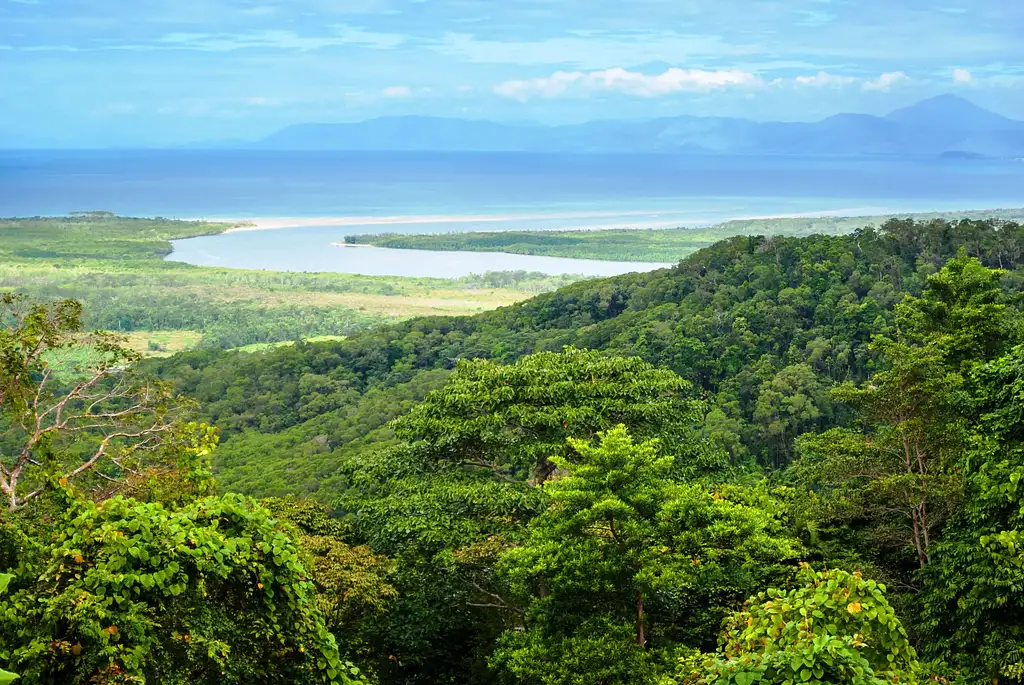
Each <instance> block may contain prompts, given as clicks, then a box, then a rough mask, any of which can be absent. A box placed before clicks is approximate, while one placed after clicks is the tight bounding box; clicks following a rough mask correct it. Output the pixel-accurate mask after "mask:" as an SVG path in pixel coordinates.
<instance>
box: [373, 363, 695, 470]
mask: <svg viewBox="0 0 1024 685" xmlns="http://www.w3.org/2000/svg"><path fill="white" fill-rule="evenodd" d="M689 389H690V384H689V383H687V382H686V381H684V380H683V379H682V378H680V377H679V376H677V375H676V374H674V373H672V372H671V371H665V370H661V369H656V368H654V367H653V366H651V365H650V364H648V363H646V362H644V361H643V360H641V359H636V358H622V357H607V356H603V355H601V354H598V353H596V352H590V351H583V350H577V349H575V348H572V347H567V348H566V349H565V350H564V351H562V352H560V353H551V352H548V353H540V354H535V355H531V356H528V357H524V358H523V359H520V360H519V361H517V362H515V363H513V364H509V365H500V364H495V363H493V362H490V361H486V360H476V361H471V362H466V361H463V362H460V363H459V365H458V366H457V367H456V369H455V372H454V373H453V374H452V376H451V378H450V379H449V381H448V384H447V385H446V386H445V387H444V388H443V389H441V390H437V391H434V392H431V393H430V394H428V395H427V397H426V399H425V400H424V401H423V402H422V403H420V404H419V405H417V406H416V407H414V408H413V410H412V411H411V412H409V413H408V414H407V415H406V416H403V417H402V418H400V419H398V420H397V421H395V422H394V424H393V426H394V429H395V433H396V434H397V435H398V437H400V438H403V439H405V440H407V441H409V442H410V443H413V444H414V446H415V444H416V443H424V445H423V448H424V451H425V458H427V459H430V460H432V461H436V462H442V463H447V464H452V465H466V466H474V467H480V468H485V469H492V470H494V471H495V472H496V473H499V474H500V475H502V476H503V477H512V478H517V479H520V480H525V479H528V478H529V479H532V481H533V482H543V481H544V479H545V478H547V476H548V475H549V474H550V472H551V470H552V468H553V465H554V464H555V463H557V462H555V461H549V459H548V458H549V457H551V456H552V455H563V454H566V453H567V447H569V448H572V447H574V443H572V442H571V441H570V442H569V443H567V442H566V438H568V437H578V438H590V437H592V436H594V435H595V434H596V433H597V432H598V431H600V430H604V429H606V428H610V427H612V426H614V425H616V424H618V423H625V424H628V425H629V426H630V427H631V428H632V430H634V431H635V432H636V433H637V435H639V436H642V437H656V436H657V437H663V438H664V439H665V440H666V441H667V442H668V443H669V444H672V445H676V444H679V445H680V447H682V446H683V445H682V444H681V443H682V440H683V439H684V438H685V436H686V434H687V431H689V430H690V429H691V426H692V424H693V423H694V422H695V421H696V420H697V418H698V416H699V411H700V406H699V404H697V403H695V402H694V401H692V400H689V399H686V397H685V395H686V393H687V392H688V391H689ZM568 453H571V449H570V450H568Z"/></svg>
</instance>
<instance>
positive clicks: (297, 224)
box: [208, 207, 914, 233]
mask: <svg viewBox="0 0 1024 685" xmlns="http://www.w3.org/2000/svg"><path fill="white" fill-rule="evenodd" d="M665 213H666V212H665V211H664V210H661V211H660V212H659V211H657V210H654V211H651V210H648V211H640V210H636V211H626V212H590V213H578V212H577V213H543V214H469V215H467V214H422V215H419V214H405V215H392V216H351V215H349V216H320V217H241V218H235V217H233V218H213V219H208V220H209V221H213V222H216V223H223V224H231V228H229V229H227V230H226V231H224V233H241V232H244V231H271V230H279V229H287V228H310V227H323V226H337V227H350V226H410V225H418V224H468V223H495V224H500V223H508V224H511V223H514V222H516V221H544V220H556V221H557V220H571V219H580V220H588V219H589V220H594V219H601V218H608V219H618V218H621V219H628V217H637V218H638V219H640V218H642V217H649V220H647V221H634V222H629V221H626V222H623V221H617V222H608V223H587V224H583V225H576V226H569V227H557V228H546V229H538V228H529V229H523V228H516V227H513V226H509V227H504V226H503V227H501V228H494V229H491V230H493V231H496V232H501V231H515V230H531V231H537V230H552V231H600V230H616V229H620V230H621V229H633V230H646V229H659V228H707V227H709V226H713V225H716V224H720V223H726V222H728V221H749V220H763V219H802V218H807V219H812V218H822V217H837V218H838V217H843V218H846V217H861V216H863V217H867V216H877V215H879V214H904V213H906V214H910V213H914V212H899V211H895V210H891V209H889V208H884V207H848V208H843V209H829V210H814V211H808V212H795V213H780V214H758V215H738V216H728V217H724V218H720V219H717V220H710V219H707V218H691V219H686V218H682V217H680V218H674V219H658V218H657V217H658V216H659V214H665ZM477 232H484V231H477Z"/></svg>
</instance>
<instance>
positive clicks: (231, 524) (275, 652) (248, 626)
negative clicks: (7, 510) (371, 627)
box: [0, 494, 361, 685]
mask: <svg viewBox="0 0 1024 685" xmlns="http://www.w3.org/2000/svg"><path fill="white" fill-rule="evenodd" d="M60 504H61V506H60V507H59V508H60V509H63V512H62V513H61V514H60V515H59V518H58V520H56V521H55V522H54V523H53V525H52V527H51V528H50V529H49V530H48V531H47V530H40V531H39V533H40V534H39V535H37V536H36V537H37V538H39V540H38V543H37V544H39V545H40V546H41V547H42V548H41V550H40V552H41V554H39V555H38V556H37V557H35V558H36V559H38V561H39V565H38V566H37V565H35V564H33V563H27V564H25V563H23V564H21V565H20V568H19V571H18V575H17V578H16V579H15V581H14V582H13V583H12V588H13V592H12V593H11V595H10V598H9V600H8V601H6V602H5V603H4V604H3V606H2V607H0V644H2V645H3V650H4V652H5V653H6V655H7V657H8V658H9V659H10V661H11V664H12V666H14V667H15V668H18V669H19V670H21V672H22V679H23V680H24V682H25V683H26V684H32V683H53V682H61V683H82V684H84V683H142V682H159V683H169V684H171V685H176V684H181V685H184V684H186V683H189V684H200V683H253V682H258V683H267V684H271V683H282V684H283V683H332V684H343V683H355V682H358V681H360V680H361V678H360V677H359V676H358V672H357V670H355V669H354V667H353V666H351V665H349V664H345V663H344V662H342V661H341V659H340V657H339V654H338V649H337V645H336V644H335V640H334V637H333V636H332V635H331V634H330V632H328V630H327V629H326V627H325V626H324V622H323V618H322V616H321V614H320V613H319V612H318V611H317V609H316V607H315V604H314V600H313V592H312V587H311V584H310V583H309V581H308V580H307V578H306V570H305V569H304V568H303V566H302V564H301V563H300V559H299V557H300V550H299V548H298V547H297V546H296V544H295V540H294V538H293V537H292V532H291V531H292V529H291V527H290V526H287V525H284V524H282V523H280V522H278V521H277V520H275V519H273V518H272V517H271V516H270V514H269V512H267V511H266V510H265V509H263V508H261V507H259V506H258V505H257V504H256V503H255V502H253V501H251V500H248V499H246V498H243V497H241V496H238V495H227V496H225V497H219V498H217V497H213V498H205V499H199V500H196V501H194V502H192V503H190V504H187V505H185V506H182V507H181V508H168V507H166V506H165V505H163V504H161V503H159V502H149V503H145V502H139V501H137V500H132V499H126V498H123V497H114V498H112V499H109V500H106V501H104V502H102V503H99V504H97V503H94V502H91V501H87V500H81V499H76V498H73V497H71V496H70V494H67V495H65V499H64V501H63V502H62V503H60ZM27 561H28V562H31V559H29V560H27Z"/></svg>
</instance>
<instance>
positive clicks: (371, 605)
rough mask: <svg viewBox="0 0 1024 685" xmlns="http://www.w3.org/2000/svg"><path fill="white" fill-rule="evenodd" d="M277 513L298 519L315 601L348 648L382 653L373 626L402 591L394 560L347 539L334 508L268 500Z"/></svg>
mask: <svg viewBox="0 0 1024 685" xmlns="http://www.w3.org/2000/svg"><path fill="white" fill-rule="evenodd" d="M261 504H262V505H263V506H265V507H267V509H268V510H270V512H271V513H272V514H273V515H274V516H275V517H277V518H280V519H284V520H286V521H289V522H290V523H293V524H295V526H297V527H298V529H299V537H298V544H299V547H300V549H301V555H300V556H301V558H302V562H303V565H304V567H305V568H306V569H307V570H308V571H309V575H310V578H311V580H312V582H313V585H314V589H315V592H316V596H315V600H316V606H317V608H318V609H319V611H320V613H321V614H322V615H323V616H324V620H325V621H326V624H327V627H328V628H329V629H330V630H331V632H332V633H333V634H334V636H335V637H336V638H337V639H338V641H339V643H341V644H342V646H343V647H344V650H343V651H344V652H345V653H347V654H357V653H358V654H359V655H360V658H361V659H362V660H369V661H373V660H374V659H375V658H377V659H379V656H378V655H374V654H373V653H372V651H371V649H372V648H371V646H370V645H369V644H368V643H369V641H371V640H372V639H373V635H372V633H373V628H374V625H375V623H376V622H377V621H380V620H382V619H383V618H384V617H385V616H386V614H387V613H388V612H389V611H390V610H391V608H392V605H393V603H394V601H395V599H396V598H397V597H398V591H397V590H396V589H395V587H394V586H393V585H392V578H393V575H394V571H395V569H394V564H393V563H392V562H391V561H390V560H389V559H387V558H386V557H383V556H380V555H377V554H374V553H373V552H372V551H370V549H368V548H367V547H352V546H350V545H348V544H346V543H345V541H344V535H345V526H344V525H343V524H342V522H341V521H340V520H338V519H337V518H333V517H331V515H330V510H329V509H328V508H327V507H326V506H324V505H322V504H320V503H318V502H314V501H311V500H302V499H297V498H294V497H288V498H283V499H268V500H263V501H262V502H261Z"/></svg>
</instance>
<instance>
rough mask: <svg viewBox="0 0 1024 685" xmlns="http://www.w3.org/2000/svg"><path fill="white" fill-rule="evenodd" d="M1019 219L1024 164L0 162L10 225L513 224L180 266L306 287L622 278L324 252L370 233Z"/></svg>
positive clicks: (292, 247)
mask: <svg viewBox="0 0 1024 685" xmlns="http://www.w3.org/2000/svg"><path fill="white" fill-rule="evenodd" d="M1019 206H1024V164H1022V163H1020V162H1011V161H998V160H994V161H989V160H937V159H931V160H883V159H801V158H780V157H771V158H768V157H762V158H756V157H701V156H669V155H581V154H528V153H448V154H439V153H367V152H356V153H347V152H345V153H339V152H326V153H325V152H320V153H313V152H277V151H185V150H180V151H104V152H95V151H79V152H63V151H38V152H23V151H13V152H12V151H0V216H27V215H28V216H31V215H52V214H63V213H66V212H69V211H77V210H91V209H102V210H109V211H114V212H117V213H119V214H123V215H137V216H168V217H182V218H184V217H190V218H191V217H206V218H218V217H245V216H251V217H267V216H356V217H362V216H366V217H380V216H395V215H402V216H409V215H412V216H424V215H431V216H438V215H443V216H451V217H460V216H461V217H465V216H472V215H496V216H504V217H506V218H507V220H506V221H503V222H498V223H494V222H487V223H482V222H474V221H455V222H434V223H430V224H428V223H421V224H397V225H393V226H363V227H354V226H345V227H337V228H333V229H332V228H326V229H325V228H317V229H286V230H281V231H260V232H245V233H233V234H229V235H225V236H216V237H210V238H201V239H195V240H192V241H187V242H181V243H179V244H178V245H177V246H176V250H177V252H176V256H175V258H177V259H182V260H186V261H190V262H193V263H197V264H214V263H215V264H221V265H224V266H236V267H249V268H272V269H293V270H300V271H303V270H305V271H313V270H323V269H325V268H326V269H330V270H335V271H349V270H358V271H359V272H360V273H394V274H396V275H404V274H412V273H426V272H430V273H437V272H438V271H439V270H440V271H444V272H445V273H446V274H459V273H463V272H464V271H465V269H470V270H471V271H474V272H479V271H485V270H502V269H508V268H512V269H519V268H525V269H530V270H540V271H548V272H552V273H553V272H556V271H557V272H561V271H563V270H565V269H572V270H573V271H575V272H577V273H580V272H582V273H608V272H607V271H600V272H598V271H594V270H596V269H605V268H614V269H615V270H619V269H623V268H627V266H624V265H618V266H615V267H610V266H608V265H587V264H581V263H579V261H577V260H571V261H570V262H569V263H565V260H554V261H549V260H548V259H545V258H537V257H526V256H521V257H516V258H509V257H507V256H504V255H494V254H483V253H477V254H473V255H471V256H468V257H467V256H466V255H439V254H435V255H430V254H425V253H423V252H415V253H414V254H412V255H402V256H398V255H395V254H392V255H387V254H384V252H385V251H383V250H379V251H378V250H367V249H364V252H362V253H360V254H359V255H355V254H352V253H353V252H354V249H348V248H335V247H331V246H330V243H331V242H334V241H337V240H339V239H341V238H342V237H343V236H344V235H345V234H346V233H363V232H368V231H370V232H383V231H395V232H445V231H450V230H480V229H485V230H497V229H530V228H537V229H541V228H552V229H554V228H579V227H596V226H623V225H625V226H633V227H655V226H672V225H698V224H707V223H711V222H715V221H720V220H724V219H728V218H735V217H744V216H760V215H776V216H777V215H785V214H795V213H818V214H824V213H837V214H852V213H857V214H861V213H864V214H867V213H876V212H884V211H900V212H905V211H923V210H953V209H982V208H992V207H1019ZM467 260H468V261H467ZM537 260H539V261H537ZM528 263H529V264H532V265H533V266H530V265H528ZM439 265H440V266H439ZM445 265H450V266H445ZM628 268H629V269H635V268H636V265H635V264H633V265H629V266H628Z"/></svg>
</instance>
